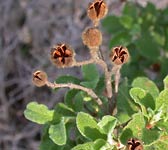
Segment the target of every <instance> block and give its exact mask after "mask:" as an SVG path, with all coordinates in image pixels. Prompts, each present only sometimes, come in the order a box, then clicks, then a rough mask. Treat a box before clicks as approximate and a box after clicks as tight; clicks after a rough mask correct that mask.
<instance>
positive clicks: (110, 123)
mask: <svg viewBox="0 0 168 150" xmlns="http://www.w3.org/2000/svg"><path fill="white" fill-rule="evenodd" d="M116 124H117V119H116V118H115V117H113V116H109V115H107V116H104V117H103V118H102V120H101V121H100V122H99V123H98V126H99V127H100V128H101V129H103V131H104V133H105V134H108V133H110V134H111V133H112V132H113V130H114V128H115V126H116Z"/></svg>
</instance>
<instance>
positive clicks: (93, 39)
mask: <svg viewBox="0 0 168 150" xmlns="http://www.w3.org/2000/svg"><path fill="white" fill-rule="evenodd" d="M82 40H83V43H84V44H85V45H87V46H88V47H89V48H90V49H93V48H98V47H99V46H100V45H101V44H102V34H101V32H100V31H99V30H98V29H96V28H88V29H86V30H85V31H84V32H83V33H82Z"/></svg>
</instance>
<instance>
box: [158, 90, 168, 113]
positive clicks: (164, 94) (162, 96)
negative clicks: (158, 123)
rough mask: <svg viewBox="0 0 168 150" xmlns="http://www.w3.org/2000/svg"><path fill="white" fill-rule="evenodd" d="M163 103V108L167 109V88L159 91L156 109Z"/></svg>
mask: <svg viewBox="0 0 168 150" xmlns="http://www.w3.org/2000/svg"><path fill="white" fill-rule="evenodd" d="M162 105H164V109H168V89H165V90H163V91H162V92H160V94H159V97H157V98H156V110H157V109H159V108H160V107H161V106H162Z"/></svg>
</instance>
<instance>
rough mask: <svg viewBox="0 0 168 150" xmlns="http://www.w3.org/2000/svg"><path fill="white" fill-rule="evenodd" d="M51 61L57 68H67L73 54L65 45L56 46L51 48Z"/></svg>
mask: <svg viewBox="0 0 168 150" xmlns="http://www.w3.org/2000/svg"><path fill="white" fill-rule="evenodd" d="M51 61H52V62H53V63H54V64H55V65H56V66H57V67H69V66H71V65H72V63H73V61H74V52H73V50H72V49H71V48H70V47H69V46H68V45H66V44H57V45H56V46H54V47H52V48H51Z"/></svg>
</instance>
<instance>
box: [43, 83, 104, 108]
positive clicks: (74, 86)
mask: <svg viewBox="0 0 168 150" xmlns="http://www.w3.org/2000/svg"><path fill="white" fill-rule="evenodd" d="M46 85H47V86H48V87H51V88H52V89H55V88H70V89H79V90H82V91H84V92H86V93H87V94H88V95H90V96H91V97H92V98H93V99H94V100H95V101H96V103H97V104H98V105H99V106H101V105H102V101H101V100H100V98H99V97H98V96H97V95H96V94H95V93H94V91H93V90H92V89H89V88H86V87H83V86H80V85H77V84H73V83H60V84H57V83H51V82H49V81H47V83H46Z"/></svg>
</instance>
